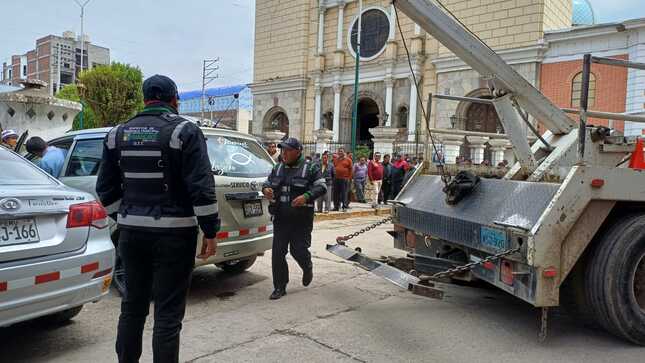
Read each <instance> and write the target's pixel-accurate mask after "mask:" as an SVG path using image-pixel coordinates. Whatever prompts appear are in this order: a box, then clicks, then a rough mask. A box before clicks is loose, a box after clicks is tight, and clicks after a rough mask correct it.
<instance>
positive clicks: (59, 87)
mask: <svg viewBox="0 0 645 363" xmlns="http://www.w3.org/2000/svg"><path fill="white" fill-rule="evenodd" d="M61 46H62V43H61V42H58V68H57V69H58V77H57V81H58V82H57V83H56V84H58V89H57V90H56V91H60V89H61V86H60V73H61V69H60V67H61V66H62V64H63V63H62V59H61V51H60V48H61Z"/></svg>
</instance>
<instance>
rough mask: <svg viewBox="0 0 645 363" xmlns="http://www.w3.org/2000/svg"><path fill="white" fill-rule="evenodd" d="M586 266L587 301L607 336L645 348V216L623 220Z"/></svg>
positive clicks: (597, 244) (595, 248)
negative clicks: (619, 338) (607, 333)
mask: <svg viewBox="0 0 645 363" xmlns="http://www.w3.org/2000/svg"><path fill="white" fill-rule="evenodd" d="M590 252H591V253H590V255H589V259H588V263H587V266H586V294H587V295H586V298H587V301H588V302H589V306H590V308H591V310H592V311H593V313H594V316H595V320H596V321H597V322H598V323H599V324H600V325H601V326H602V327H604V328H605V329H606V330H607V331H609V332H610V333H612V334H614V335H616V336H618V337H621V338H624V339H626V340H628V341H630V342H632V343H634V344H638V345H644V346H645V214H632V215H626V216H623V217H622V218H621V219H620V220H619V221H617V222H615V223H614V224H613V225H612V226H610V227H609V228H608V229H607V230H606V231H605V232H604V233H603V234H602V235H601V236H600V238H598V239H597V240H596V241H595V243H594V246H593V249H592V250H591V251H590Z"/></svg>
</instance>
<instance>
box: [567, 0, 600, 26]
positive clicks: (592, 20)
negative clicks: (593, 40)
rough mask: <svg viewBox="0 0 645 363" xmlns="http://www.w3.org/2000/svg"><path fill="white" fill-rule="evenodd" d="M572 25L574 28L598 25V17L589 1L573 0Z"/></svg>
mask: <svg viewBox="0 0 645 363" xmlns="http://www.w3.org/2000/svg"><path fill="white" fill-rule="evenodd" d="M571 24H572V25H573V26H580V25H594V24H596V15H595V13H594V11H593V7H592V6H591V4H590V3H589V0H573V17H572V19H571Z"/></svg>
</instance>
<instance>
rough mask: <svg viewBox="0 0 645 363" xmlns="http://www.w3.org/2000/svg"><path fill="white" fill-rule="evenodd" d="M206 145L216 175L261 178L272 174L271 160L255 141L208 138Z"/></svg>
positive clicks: (221, 137) (225, 137)
mask: <svg viewBox="0 0 645 363" xmlns="http://www.w3.org/2000/svg"><path fill="white" fill-rule="evenodd" d="M206 144H207V145H208V156H209V158H210V160H211V164H212V165H213V172H214V173H215V174H216V175H224V176H232V177H236V176H237V177H246V178H259V177H266V176H268V175H269V174H270V173H271V169H272V168H273V162H272V161H271V158H270V157H269V155H268V154H267V153H266V152H265V151H264V149H262V146H260V144H258V143H257V142H255V141H253V140H248V139H243V138H238V137H233V136H208V137H207V138H206Z"/></svg>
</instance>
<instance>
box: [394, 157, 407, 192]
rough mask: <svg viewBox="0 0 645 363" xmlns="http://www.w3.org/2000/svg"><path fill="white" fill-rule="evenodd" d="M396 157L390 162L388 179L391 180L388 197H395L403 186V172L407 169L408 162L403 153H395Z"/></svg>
mask: <svg viewBox="0 0 645 363" xmlns="http://www.w3.org/2000/svg"><path fill="white" fill-rule="evenodd" d="M395 157H396V159H395V160H394V162H393V163H392V166H391V168H390V180H391V181H392V186H391V190H390V199H392V200H393V199H396V196H397V195H399V192H400V191H401V188H402V187H403V179H405V173H406V171H408V168H409V166H408V163H407V162H406V161H405V159H404V158H403V155H401V154H396V155H395Z"/></svg>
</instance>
